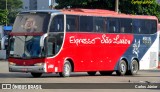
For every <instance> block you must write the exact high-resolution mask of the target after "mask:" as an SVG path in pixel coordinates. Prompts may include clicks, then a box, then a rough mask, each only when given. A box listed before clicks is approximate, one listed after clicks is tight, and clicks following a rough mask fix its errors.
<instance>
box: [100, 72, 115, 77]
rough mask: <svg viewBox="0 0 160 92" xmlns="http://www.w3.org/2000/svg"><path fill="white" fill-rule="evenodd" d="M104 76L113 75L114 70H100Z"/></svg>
mask: <svg viewBox="0 0 160 92" xmlns="http://www.w3.org/2000/svg"><path fill="white" fill-rule="evenodd" d="M99 73H100V74H101V75H102V76H105V75H111V74H112V73H113V71H100V72H99Z"/></svg>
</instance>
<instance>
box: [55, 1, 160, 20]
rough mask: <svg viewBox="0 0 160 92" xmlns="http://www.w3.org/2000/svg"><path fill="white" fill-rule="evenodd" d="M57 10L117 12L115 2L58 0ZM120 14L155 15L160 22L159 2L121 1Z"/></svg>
mask: <svg viewBox="0 0 160 92" xmlns="http://www.w3.org/2000/svg"><path fill="white" fill-rule="evenodd" d="M57 3H59V5H58V6H57V7H56V8H58V9H59V8H67V6H69V7H71V8H90V9H108V10H115V0H57ZM119 12H121V13H126V14H134V15H153V16H157V17H158V19H159V21H160V5H159V4H158V3H157V0H119Z"/></svg>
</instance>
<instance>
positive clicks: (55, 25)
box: [50, 15, 64, 32]
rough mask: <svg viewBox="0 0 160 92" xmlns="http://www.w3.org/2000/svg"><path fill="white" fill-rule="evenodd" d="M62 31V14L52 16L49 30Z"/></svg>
mask: <svg viewBox="0 0 160 92" xmlns="http://www.w3.org/2000/svg"><path fill="white" fill-rule="evenodd" d="M63 31H64V16H63V15H57V16H55V17H53V20H52V22H51V26H50V32H63Z"/></svg>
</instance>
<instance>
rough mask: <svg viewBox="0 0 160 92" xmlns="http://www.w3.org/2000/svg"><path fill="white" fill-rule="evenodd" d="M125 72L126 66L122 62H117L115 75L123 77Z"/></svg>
mask: <svg viewBox="0 0 160 92" xmlns="http://www.w3.org/2000/svg"><path fill="white" fill-rule="evenodd" d="M126 71H127V64H126V62H125V61H124V60H121V61H120V62H119V66H118V70H117V71H116V73H117V75H122V76H123V75H125V74H126Z"/></svg>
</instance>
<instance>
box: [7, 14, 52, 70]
mask: <svg viewBox="0 0 160 92" xmlns="http://www.w3.org/2000/svg"><path fill="white" fill-rule="evenodd" d="M49 21H50V13H48V12H23V13H20V14H19V15H18V16H17V17H16V20H15V23H14V26H13V30H12V32H11V34H10V35H9V59H8V61H9V71H10V72H45V71H46V70H45V55H46V50H45V49H44V48H42V47H41V46H40V40H41V37H42V36H43V35H44V34H46V33H47V30H48V25H49Z"/></svg>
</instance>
